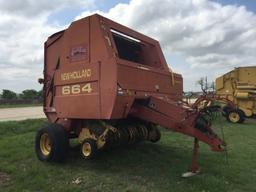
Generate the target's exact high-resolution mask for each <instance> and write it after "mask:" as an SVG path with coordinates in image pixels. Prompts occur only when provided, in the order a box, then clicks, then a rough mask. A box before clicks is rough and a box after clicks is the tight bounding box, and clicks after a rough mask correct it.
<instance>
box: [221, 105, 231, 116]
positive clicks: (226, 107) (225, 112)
mask: <svg viewBox="0 0 256 192" xmlns="http://www.w3.org/2000/svg"><path fill="white" fill-rule="evenodd" d="M231 110H232V109H231V108H230V107H229V106H225V107H223V108H222V115H223V116H224V117H227V115H228V113H229V111H231Z"/></svg>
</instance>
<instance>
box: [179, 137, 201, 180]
mask: <svg viewBox="0 0 256 192" xmlns="http://www.w3.org/2000/svg"><path fill="white" fill-rule="evenodd" d="M198 149H199V141H198V139H197V138H195V139H194V148H193V157H192V164H191V166H190V168H189V170H188V172H186V173H183V174H182V177H184V178H186V177H191V176H194V175H197V174H198V173H199V172H200V170H199V168H198V165H197V157H198Z"/></svg>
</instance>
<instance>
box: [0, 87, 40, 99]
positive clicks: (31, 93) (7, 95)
mask: <svg viewBox="0 0 256 192" xmlns="http://www.w3.org/2000/svg"><path fill="white" fill-rule="evenodd" d="M0 98H1V100H25V101H33V100H37V101H42V100H43V90H40V91H36V90H34V89H26V90H24V91H22V93H15V92H14V91H11V90H8V89H3V90H2V94H0Z"/></svg>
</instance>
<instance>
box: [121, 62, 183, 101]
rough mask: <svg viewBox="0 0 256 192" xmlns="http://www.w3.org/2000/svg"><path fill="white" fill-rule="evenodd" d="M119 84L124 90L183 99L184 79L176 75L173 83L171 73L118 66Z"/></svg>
mask: <svg viewBox="0 0 256 192" xmlns="http://www.w3.org/2000/svg"><path fill="white" fill-rule="evenodd" d="M117 79H118V83H119V84H120V86H121V87H122V88H123V89H128V90H134V91H138V92H139V91H143V92H148V94H152V93H158V94H166V95H169V96H170V98H172V99H176V100H177V99H181V94H182V78H181V77H180V76H178V75H174V79H173V80H174V81H175V82H174V83H173V82H172V78H171V74H170V73H169V72H167V73H166V72H161V73H160V72H155V71H154V70H146V69H143V68H139V67H132V66H128V65H122V64H119V65H118V72H117Z"/></svg>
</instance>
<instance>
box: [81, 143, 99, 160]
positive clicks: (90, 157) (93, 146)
mask: <svg viewBox="0 0 256 192" xmlns="http://www.w3.org/2000/svg"><path fill="white" fill-rule="evenodd" d="M85 144H88V145H90V147H91V152H90V154H89V155H85V154H84V153H83V145H85ZM80 152H81V155H82V157H83V158H84V159H86V160H87V159H93V158H94V157H95V155H96V154H97V152H98V149H97V144H96V141H95V140H93V139H85V140H84V141H83V143H82V144H81V150H80Z"/></svg>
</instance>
